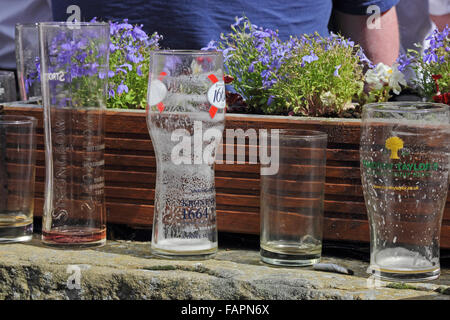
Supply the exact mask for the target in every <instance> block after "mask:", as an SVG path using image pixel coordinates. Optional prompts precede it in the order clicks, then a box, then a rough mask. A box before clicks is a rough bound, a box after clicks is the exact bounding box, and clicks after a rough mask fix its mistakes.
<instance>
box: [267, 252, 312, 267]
mask: <svg viewBox="0 0 450 320" xmlns="http://www.w3.org/2000/svg"><path fill="white" fill-rule="evenodd" d="M260 254H261V261H263V262H265V263H268V264H273V265H277V266H285V267H306V266H312V265H313V264H316V263H319V262H320V257H321V255H320V253H319V254H282V253H278V252H272V251H268V250H265V249H263V248H261V249H260Z"/></svg>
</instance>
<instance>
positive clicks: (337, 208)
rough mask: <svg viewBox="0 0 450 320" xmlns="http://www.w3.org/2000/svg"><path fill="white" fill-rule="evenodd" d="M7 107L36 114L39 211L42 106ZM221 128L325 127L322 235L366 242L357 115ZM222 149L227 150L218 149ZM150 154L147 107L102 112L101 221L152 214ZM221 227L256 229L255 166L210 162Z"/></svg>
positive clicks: (242, 119)
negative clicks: (103, 182)
mask: <svg viewBox="0 0 450 320" xmlns="http://www.w3.org/2000/svg"><path fill="white" fill-rule="evenodd" d="M4 109H5V113H6V114H24V115H30V116H34V117H36V118H37V119H39V123H38V130H37V134H38V138H37V146H38V154H37V172H36V196H35V215H36V216H41V215H42V208H43V196H44V179H45V170H44V168H45V157H44V137H43V126H42V125H43V120H42V108H41V107H36V106H35V107H30V106H24V105H20V106H17V107H16V106H14V107H12V106H5V108H4ZM226 128H233V129H238V128H241V129H243V130H247V129H249V128H254V129H256V130H258V129H275V128H279V129H281V128H297V129H307V130H319V131H323V132H326V133H327V134H328V149H327V170H326V186H325V204H324V208H325V210H324V216H325V219H324V233H323V235H324V239H329V240H351V241H363V242H368V241H369V226H368V222H367V213H366V208H365V204H364V198H363V194H362V187H361V180H360V167H359V139H360V120H340V119H320V118H314V119H310V118H298V117H280V116H248V115H236V114H228V115H227V116H226ZM223 150H225V149H223ZM155 166H156V161H155V156H154V152H153V147H152V143H151V141H150V137H149V133H148V130H147V124H146V119H145V112H143V111H133V112H130V111H107V112H106V150H105V180H106V187H105V194H106V207H107V219H108V220H107V221H108V222H110V223H118V224H125V225H130V226H133V227H139V228H141V227H150V226H151V224H152V221H153V200H154V187H155V169H156V168H155ZM215 170H216V192H217V198H216V200H217V213H218V228H219V231H226V232H236V233H247V234H258V233H259V165H257V164H232V165H230V164H216V166H215ZM441 246H442V247H443V248H450V194H449V196H448V197H447V205H446V208H445V211H444V220H443V224H442V233H441Z"/></svg>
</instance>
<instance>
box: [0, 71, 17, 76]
mask: <svg viewBox="0 0 450 320" xmlns="http://www.w3.org/2000/svg"><path fill="white" fill-rule="evenodd" d="M0 75H9V76H11V75H14V76H15V74H14V71H9V70H0Z"/></svg>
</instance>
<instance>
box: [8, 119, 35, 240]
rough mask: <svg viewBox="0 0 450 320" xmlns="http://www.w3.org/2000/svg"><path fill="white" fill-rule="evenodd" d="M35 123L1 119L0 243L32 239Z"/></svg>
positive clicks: (24, 120)
mask: <svg viewBox="0 0 450 320" xmlns="http://www.w3.org/2000/svg"><path fill="white" fill-rule="evenodd" d="M36 122H37V120H36V119H35V118H33V117H27V116H13V115H4V116H0V243H1V242H23V241H28V240H31V238H32V236H33V209H34V177H35V160H36V156H35V149H36V137H35V131H36Z"/></svg>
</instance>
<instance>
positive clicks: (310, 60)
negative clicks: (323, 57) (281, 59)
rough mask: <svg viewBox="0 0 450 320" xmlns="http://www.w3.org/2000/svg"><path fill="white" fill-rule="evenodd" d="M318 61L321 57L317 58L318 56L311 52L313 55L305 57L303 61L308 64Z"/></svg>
mask: <svg viewBox="0 0 450 320" xmlns="http://www.w3.org/2000/svg"><path fill="white" fill-rule="evenodd" d="M317 60H319V57H318V56H316V54H315V53H314V52H311V54H310V55H309V56H304V57H303V58H302V61H303V62H307V63H312V62H314V61H317Z"/></svg>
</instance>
